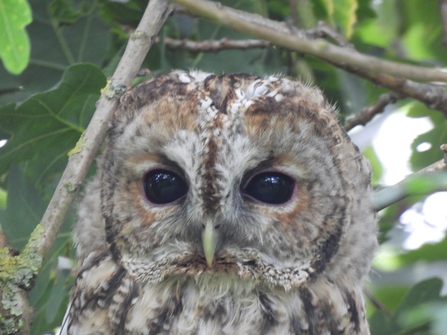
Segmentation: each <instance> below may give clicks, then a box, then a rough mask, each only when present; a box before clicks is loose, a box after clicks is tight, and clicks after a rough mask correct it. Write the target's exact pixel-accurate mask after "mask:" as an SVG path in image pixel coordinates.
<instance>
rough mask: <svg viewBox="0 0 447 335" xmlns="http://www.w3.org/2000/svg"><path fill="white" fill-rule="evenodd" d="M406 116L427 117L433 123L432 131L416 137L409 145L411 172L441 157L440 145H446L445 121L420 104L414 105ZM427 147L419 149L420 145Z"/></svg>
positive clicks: (435, 112) (446, 126)
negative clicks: (426, 146)
mask: <svg viewBox="0 0 447 335" xmlns="http://www.w3.org/2000/svg"><path fill="white" fill-rule="evenodd" d="M408 116H410V117H415V118H417V117H422V116H425V117H427V116H428V117H429V118H430V120H431V122H432V123H433V126H434V127H433V129H431V130H429V131H428V132H426V133H424V134H421V135H419V136H417V137H416V138H415V139H414V141H413V143H412V144H411V150H412V154H411V157H410V164H411V168H412V169H413V171H417V170H420V169H422V168H424V167H426V166H428V165H430V164H432V163H434V162H436V161H438V160H440V159H442V157H443V153H442V151H441V150H440V146H441V144H444V143H447V120H446V119H445V117H444V116H443V115H442V114H441V113H440V112H437V111H433V110H429V109H428V108H427V107H425V106H424V105H422V104H421V103H417V104H414V106H413V107H412V108H411V109H410V111H409V113H408ZM423 143H424V144H426V145H428V149H426V150H422V149H424V148H423V147H422V149H421V147H420V145H421V144H423Z"/></svg>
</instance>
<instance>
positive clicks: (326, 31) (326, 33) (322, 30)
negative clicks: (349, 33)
mask: <svg viewBox="0 0 447 335" xmlns="http://www.w3.org/2000/svg"><path fill="white" fill-rule="evenodd" d="M306 36H307V37H308V38H310V39H317V38H331V39H332V40H334V41H335V43H337V44H338V45H339V46H341V47H343V48H350V49H354V46H353V45H352V44H351V43H349V42H348V41H347V40H346V38H345V37H344V36H343V35H341V34H339V33H338V32H336V31H335V30H334V29H332V28H331V26H329V25H328V24H327V23H326V22H324V21H318V25H317V27H316V28H315V29H309V30H307V31H306Z"/></svg>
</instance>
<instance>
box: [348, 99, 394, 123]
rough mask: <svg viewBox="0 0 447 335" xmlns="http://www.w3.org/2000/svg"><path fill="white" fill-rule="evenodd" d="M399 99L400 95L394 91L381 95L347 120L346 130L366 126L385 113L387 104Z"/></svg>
mask: <svg viewBox="0 0 447 335" xmlns="http://www.w3.org/2000/svg"><path fill="white" fill-rule="evenodd" d="M398 99H399V96H398V95H396V94H394V93H384V94H382V95H380V97H379V99H378V100H377V102H376V103H375V104H374V105H373V106H369V107H364V108H363V109H362V110H361V111H360V112H358V113H357V114H355V115H354V116H352V117H351V118H349V119H348V120H347V121H346V124H345V126H344V127H345V130H346V131H349V130H351V129H352V128H354V127H355V126H358V125H362V126H364V125H365V124H367V123H368V122H369V121H371V120H372V118H373V117H374V116H376V115H378V114H380V113H383V111H384V109H385V107H386V106H388V105H389V104H392V103H395V102H396V101H397V100H398Z"/></svg>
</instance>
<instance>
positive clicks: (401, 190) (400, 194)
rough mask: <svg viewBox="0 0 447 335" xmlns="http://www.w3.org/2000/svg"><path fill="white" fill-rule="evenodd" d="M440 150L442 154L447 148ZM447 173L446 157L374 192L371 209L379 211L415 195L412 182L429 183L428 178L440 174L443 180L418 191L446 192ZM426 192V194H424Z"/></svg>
mask: <svg viewBox="0 0 447 335" xmlns="http://www.w3.org/2000/svg"><path fill="white" fill-rule="evenodd" d="M441 149H442V150H443V151H444V153H445V152H446V151H447V146H446V145H445V144H443V145H442V146H441ZM446 171H447V164H446V157H444V159H442V160H440V161H438V162H436V163H433V164H432V165H429V166H427V167H426V168H423V169H422V170H419V171H417V172H415V173H413V174H411V175H410V176H408V177H407V178H405V179H404V180H402V181H401V182H399V183H397V184H396V185H393V186H389V187H386V188H384V189H382V190H379V191H377V192H375V194H374V199H373V208H374V210H376V211H380V210H382V209H384V208H386V207H388V206H391V205H392V204H394V203H396V202H398V201H400V200H402V199H404V198H406V197H408V196H409V195H412V194H415V192H414V189H413V188H414V187H411V186H412V182H414V181H415V180H417V179H419V178H421V177H426V178H427V181H430V178H436V177H440V176H441V173H443V178H442V180H441V182H440V180H439V179H435V180H432V182H433V183H430V184H429V185H428V189H427V190H425V189H418V191H419V192H421V193H423V194H425V193H433V192H438V191H447V178H446V177H447V176H446V174H445V172H446ZM424 191H427V192H424Z"/></svg>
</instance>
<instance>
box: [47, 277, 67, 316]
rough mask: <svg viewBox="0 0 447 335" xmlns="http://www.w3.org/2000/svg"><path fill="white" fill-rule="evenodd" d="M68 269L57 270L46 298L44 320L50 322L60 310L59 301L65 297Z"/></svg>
mask: <svg viewBox="0 0 447 335" xmlns="http://www.w3.org/2000/svg"><path fill="white" fill-rule="evenodd" d="M69 274H70V270H62V271H59V272H57V275H56V278H55V279H54V281H55V283H54V286H53V287H52V289H51V293H50V297H49V299H48V304H47V310H46V315H45V316H46V321H47V322H48V323H51V322H52V321H54V319H55V318H56V316H57V314H58V312H59V311H60V307H61V303H62V300H64V298H66V297H67V293H68V290H67V287H66V280H67V277H68V275H69Z"/></svg>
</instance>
